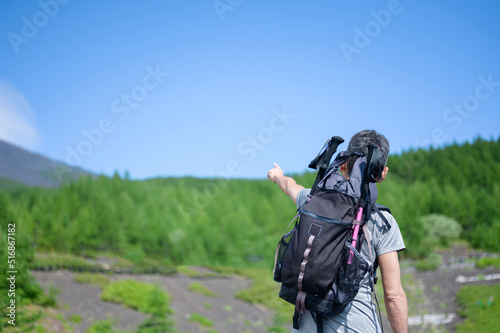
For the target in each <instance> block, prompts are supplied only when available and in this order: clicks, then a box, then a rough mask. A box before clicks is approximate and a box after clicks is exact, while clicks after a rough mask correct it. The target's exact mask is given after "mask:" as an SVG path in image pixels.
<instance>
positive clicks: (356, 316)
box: [292, 189, 405, 333]
mask: <svg viewBox="0 0 500 333" xmlns="http://www.w3.org/2000/svg"><path fill="white" fill-rule="evenodd" d="M310 192H311V190H310V189H304V190H302V191H300V192H299V194H298V195H297V207H300V206H302V205H303V204H304V203H305V202H306V201H307V198H308V195H309V193H310ZM382 214H384V217H385V218H386V219H387V221H388V222H389V224H390V225H391V228H390V229H388V228H387V227H386V226H385V223H384V221H383V220H382V219H381V218H380V216H379V215H378V213H373V214H372V215H371V217H370V220H369V221H368V223H367V224H366V226H367V228H368V230H369V231H370V234H371V244H372V249H373V250H372V251H374V254H373V255H372V258H371V257H370V249H369V247H368V244H367V241H366V239H365V241H364V243H363V245H362V246H361V255H363V257H364V258H365V259H366V261H368V262H369V263H372V264H373V262H374V261H375V259H376V257H378V256H381V255H382V254H385V253H389V252H394V251H401V250H404V249H405V244H404V241H403V236H402V235H401V231H400V230H399V226H398V224H397V222H396V220H395V219H394V217H392V215H391V214H390V213H389V212H386V211H382ZM315 318H316V316H313V315H311V313H310V312H309V311H308V312H307V313H306V314H304V315H300V317H299V328H300V329H299V330H295V329H294V330H293V331H292V332H293V333H298V332H301V333H304V332H306V333H309V332H310V333H316V332H317V326H316V321H315ZM323 327H324V332H325V333H331V332H342V333H347V332H359V333H371V332H381V331H382V330H381V328H380V323H379V320H378V316H377V310H376V306H375V303H374V302H373V301H372V295H371V288H370V277H369V273H367V274H366V275H365V277H364V278H363V280H362V282H361V286H360V289H359V291H358V293H357V295H356V297H355V298H354V300H353V301H352V302H351V304H349V305H348V306H347V307H346V308H345V310H344V311H343V312H342V313H340V314H338V315H333V316H324V317H323Z"/></svg>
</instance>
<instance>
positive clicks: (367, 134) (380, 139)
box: [340, 130, 389, 181]
mask: <svg viewBox="0 0 500 333" xmlns="http://www.w3.org/2000/svg"><path fill="white" fill-rule="evenodd" d="M370 143H372V144H374V145H375V146H377V147H378V151H379V155H380V158H379V166H380V169H381V170H383V171H382V175H381V177H380V180H379V181H382V180H384V178H385V176H386V175H387V172H388V171H389V168H388V167H386V166H385V165H386V163H387V159H388V157H389V141H388V140H387V138H386V137H385V136H383V135H382V134H379V133H377V132H376V131H374V130H363V131H360V132H358V133H356V134H354V136H353V137H352V138H351V140H350V141H349V145H348V147H347V152H348V153H361V154H363V155H368V145H369V144H370ZM356 159H357V158H356V157H355V156H352V157H350V158H349V159H348V160H347V162H346V163H345V164H344V165H342V166H341V167H340V170H341V171H342V172H343V173H344V174H345V175H347V177H348V176H349V173H350V172H351V170H352V167H353V166H354V163H355V162H356Z"/></svg>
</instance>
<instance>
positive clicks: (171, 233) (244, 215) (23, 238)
mask: <svg viewBox="0 0 500 333" xmlns="http://www.w3.org/2000/svg"><path fill="white" fill-rule="evenodd" d="M388 166H389V175H388V177H387V179H386V180H384V182H382V183H380V184H379V185H378V189H379V199H378V202H379V203H381V204H383V205H385V206H388V207H389V208H390V209H391V211H392V213H393V215H394V217H395V218H396V220H397V222H398V224H399V226H400V229H401V231H402V234H403V237H404V239H405V243H406V247H407V250H406V251H404V252H402V256H404V257H411V258H423V257H426V255H427V254H429V250H430V249H431V248H432V247H443V246H446V245H448V244H447V243H448V242H449V241H451V240H453V239H461V240H465V241H467V242H468V243H469V244H470V246H472V247H474V248H478V249H482V250H485V251H488V252H500V242H498V239H500V181H499V180H500V140H489V141H487V140H483V139H480V138H478V139H476V140H474V142H472V143H465V144H460V145H459V144H453V145H449V146H446V147H444V148H439V149H434V148H430V149H425V150H424V149H419V150H411V151H407V152H404V153H402V154H400V155H391V156H390V157H389V161H388ZM292 176H293V177H294V178H295V179H296V181H297V182H298V183H299V184H302V185H304V186H306V187H307V186H311V185H312V183H313V181H314V177H315V173H313V172H306V173H304V174H300V175H292ZM263 177H265V175H263ZM294 215H295V207H294V204H293V203H292V202H291V200H289V199H288V197H287V196H286V195H284V194H283V193H282V192H281V191H280V190H279V188H278V187H277V186H276V185H275V184H273V183H271V182H270V181H268V180H267V179H261V180H245V179H231V180H228V179H224V178H214V179H198V178H188V177H185V178H157V179H149V180H143V181H136V180H131V179H128V177H127V176H124V177H121V176H120V175H118V174H115V175H114V176H113V177H105V176H99V177H86V178H82V179H80V180H79V181H76V182H73V183H70V184H68V185H65V186H62V187H59V188H53V189H47V188H25V187H23V188H17V189H16V188H14V189H12V188H11V189H8V190H2V191H0V220H1V222H2V223H1V225H0V228H1V231H0V234H1V235H2V237H1V239H0V255H1V257H2V259H1V260H2V262H6V261H7V258H6V257H7V255H8V254H7V249H8V244H6V242H7V238H6V237H4V235H6V234H7V232H8V228H9V227H8V224H15V231H16V234H15V237H16V265H17V269H18V271H19V272H21V273H19V274H18V283H19V285H21V284H22V280H23V279H26V281H31V280H29V271H28V269H27V267H28V266H29V265H30V264H31V263H33V261H34V260H35V253H36V254H40V253H42V254H43V253H54V252H55V253H71V254H75V255H78V256H82V255H83V256H89V255H93V254H95V253H108V254H112V255H115V256H117V257H122V258H126V259H129V260H132V261H136V262H140V261H144V260H147V259H154V260H155V262H160V263H161V264H162V265H165V266H172V267H175V266H178V265H210V266H231V267H254V268H267V269H270V268H272V265H273V260H274V252H275V247H276V244H277V241H278V240H279V238H280V237H281V235H282V233H283V232H284V230H285V228H286V227H287V225H288V223H289V222H290V220H291V219H292V218H293V216H294ZM5 283H6V282H5V281H3V282H2V284H5ZM5 287H6V285H0V289H2V288H5ZM19 293H22V295H20V296H24V297H26V298H27V299H36V298H37V297H39V296H40V295H42V294H41V293H40V290H39V287H37V286H36V285H33V284H31V283H27V284H25V287H24V288H23V289H22V290H19ZM40 297H42V299H40V300H38V302H40V303H43V302H47V300H46V299H43V296H40Z"/></svg>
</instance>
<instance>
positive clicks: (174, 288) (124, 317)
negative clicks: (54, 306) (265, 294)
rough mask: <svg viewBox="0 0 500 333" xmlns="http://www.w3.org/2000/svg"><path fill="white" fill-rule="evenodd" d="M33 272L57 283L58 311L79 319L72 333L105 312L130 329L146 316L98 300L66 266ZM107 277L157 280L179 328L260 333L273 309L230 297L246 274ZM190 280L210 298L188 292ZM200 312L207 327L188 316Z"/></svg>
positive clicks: (246, 285)
mask: <svg viewBox="0 0 500 333" xmlns="http://www.w3.org/2000/svg"><path fill="white" fill-rule="evenodd" d="M33 275H34V276H35V278H36V280H37V282H38V283H40V285H42V287H44V288H49V286H50V285H51V284H52V285H54V286H56V287H57V288H59V289H60V290H61V292H60V293H59V295H58V303H59V305H60V307H61V313H62V314H63V315H64V316H65V317H66V318H68V317H69V316H70V315H71V314H77V315H79V316H80V317H81V318H82V322H81V323H80V324H79V325H78V326H77V327H76V328H75V332H76V333H83V332H85V330H86V329H87V328H88V327H89V326H90V325H91V324H92V323H93V322H95V321H98V320H102V319H106V318H107V316H110V317H112V318H114V319H116V320H117V321H118V322H117V324H116V327H117V328H119V329H129V330H135V329H136V328H137V325H138V324H140V323H141V322H143V321H144V320H145V319H146V318H147V315H144V314H142V313H140V312H138V311H134V310H131V309H128V308H126V307H124V306H122V305H118V304H113V303H109V302H103V301H101V300H100V294H101V290H100V289H99V288H98V287H94V286H91V285H86V284H80V283H77V282H74V280H73V278H74V276H75V273H72V272H68V271H52V272H41V271H33ZM110 278H111V279H112V280H119V279H134V280H138V281H143V282H149V283H154V284H158V285H160V286H161V287H162V288H163V289H164V290H165V291H167V292H168V293H169V294H170V295H171V296H172V303H171V305H172V308H173V310H174V313H175V315H174V320H175V327H176V329H177V330H178V331H179V332H182V333H184V332H207V331H208V330H209V329H213V330H215V331H217V332H221V333H222V332H228V333H234V332H258V333H263V332H265V331H266V327H268V326H270V325H271V324H272V316H273V314H272V313H271V312H269V311H268V310H266V309H264V308H262V307H258V306H252V305H250V304H248V303H246V302H243V301H240V300H238V299H236V298H235V297H234V295H235V293H237V292H238V291H240V290H243V289H247V288H249V287H250V282H249V281H248V280H247V279H244V278H240V277H223V276H218V275H217V276H211V277H203V278H196V277H188V276H186V275H183V274H175V275H172V276H161V275H147V274H144V275H127V274H119V275H118V274H115V275H112V276H110ZM193 282H198V283H201V284H202V285H203V286H205V287H207V288H209V289H210V290H212V291H213V292H215V294H216V295H217V296H216V297H210V296H205V295H201V294H199V293H196V292H193V291H190V290H189V289H188V287H189V285H190V284H192V283H193ZM193 314H194V316H196V315H200V316H203V317H204V318H208V319H210V320H212V322H213V326H203V325H201V324H199V323H197V322H193V321H192V318H193V317H194V316H193Z"/></svg>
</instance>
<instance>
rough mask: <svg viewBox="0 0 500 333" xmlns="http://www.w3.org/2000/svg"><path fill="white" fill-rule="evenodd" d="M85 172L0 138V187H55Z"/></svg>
mask: <svg viewBox="0 0 500 333" xmlns="http://www.w3.org/2000/svg"><path fill="white" fill-rule="evenodd" d="M85 174H89V173H88V172H86V171H84V170H82V169H80V168H75V167H70V166H68V165H66V164H63V163H60V162H55V161H53V160H51V159H48V158H46V157H44V156H41V155H38V154H35V153H31V152H29V151H27V150H24V149H22V148H20V147H17V146H15V145H12V144H10V143H7V142H5V141H2V140H0V188H11V187H13V186H15V184H16V183H21V184H24V185H28V186H40V187H57V186H59V185H61V184H63V183H65V182H68V181H71V180H76V179H78V178H80V177H81V176H83V175H85Z"/></svg>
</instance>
